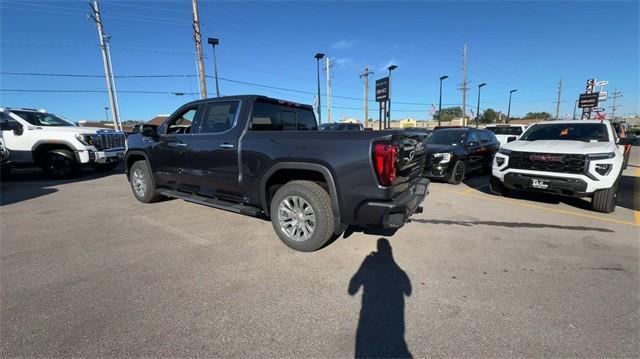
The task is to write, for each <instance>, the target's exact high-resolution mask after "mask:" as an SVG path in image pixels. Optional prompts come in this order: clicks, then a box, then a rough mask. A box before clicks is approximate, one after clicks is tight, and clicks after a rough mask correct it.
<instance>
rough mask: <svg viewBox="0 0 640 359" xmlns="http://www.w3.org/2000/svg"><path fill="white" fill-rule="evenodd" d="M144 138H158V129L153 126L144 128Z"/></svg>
mask: <svg viewBox="0 0 640 359" xmlns="http://www.w3.org/2000/svg"><path fill="white" fill-rule="evenodd" d="M142 136H144V137H151V138H153V139H156V138H158V133H157V132H156V129H155V128H154V127H151V126H146V127H144V126H143V127H142Z"/></svg>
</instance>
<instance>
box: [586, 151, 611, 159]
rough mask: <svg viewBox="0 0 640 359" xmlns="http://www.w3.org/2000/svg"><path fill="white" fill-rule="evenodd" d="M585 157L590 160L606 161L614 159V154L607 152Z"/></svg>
mask: <svg viewBox="0 0 640 359" xmlns="http://www.w3.org/2000/svg"><path fill="white" fill-rule="evenodd" d="M587 157H588V158H589V159H590V160H608V159H609V158H614V157H616V154H615V153H614V152H608V153H592V154H590V155H587Z"/></svg>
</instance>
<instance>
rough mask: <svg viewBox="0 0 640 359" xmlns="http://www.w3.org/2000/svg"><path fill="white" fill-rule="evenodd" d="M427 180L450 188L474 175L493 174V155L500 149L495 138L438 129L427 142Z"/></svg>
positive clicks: (467, 130)
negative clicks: (475, 173) (450, 185)
mask: <svg viewBox="0 0 640 359" xmlns="http://www.w3.org/2000/svg"><path fill="white" fill-rule="evenodd" d="M426 143H427V158H428V160H427V162H428V164H427V167H426V170H425V176H426V177H428V178H431V179H440V180H444V181H447V182H449V183H451V184H458V183H460V182H462V180H463V179H464V177H465V175H466V174H467V173H469V172H471V171H475V170H482V171H487V172H489V171H491V162H492V161H493V155H494V154H495V153H496V152H498V150H499V149H500V143H499V142H498V140H497V139H496V136H495V135H494V134H493V133H492V132H491V131H487V130H481V129H476V128H469V127H462V128H446V127H443V128H439V129H436V130H435V131H433V133H431V135H430V136H429V137H428V138H427V140H426Z"/></svg>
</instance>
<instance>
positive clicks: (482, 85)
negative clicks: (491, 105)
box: [476, 82, 487, 128]
mask: <svg viewBox="0 0 640 359" xmlns="http://www.w3.org/2000/svg"><path fill="white" fill-rule="evenodd" d="M486 84H487V83H486V82H483V83H481V84H480V85H478V107H476V128H478V117H480V90H481V89H482V87H484V86H485V85H486Z"/></svg>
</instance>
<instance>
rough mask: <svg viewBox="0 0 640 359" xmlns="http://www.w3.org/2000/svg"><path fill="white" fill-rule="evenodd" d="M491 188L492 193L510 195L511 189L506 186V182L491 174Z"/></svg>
mask: <svg viewBox="0 0 640 359" xmlns="http://www.w3.org/2000/svg"><path fill="white" fill-rule="evenodd" d="M489 190H490V191H491V193H493V194H495V195H498V196H505V197H506V196H508V195H509V189H508V188H507V187H505V186H504V183H502V182H500V180H499V179H498V178H497V177H494V176H491V177H490V178H489Z"/></svg>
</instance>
